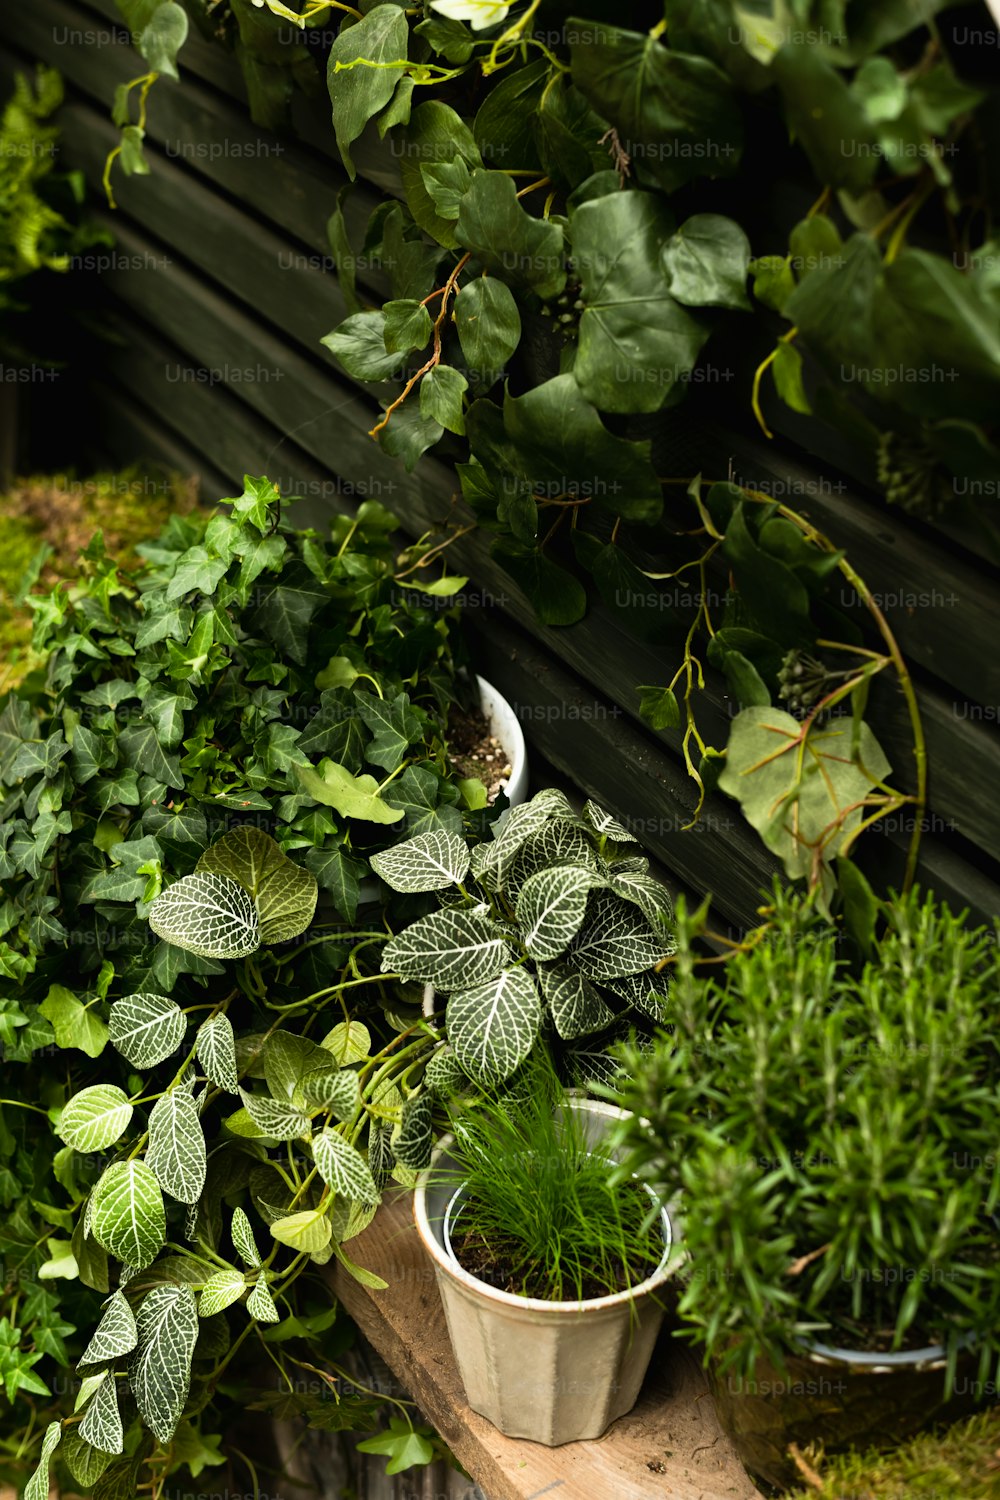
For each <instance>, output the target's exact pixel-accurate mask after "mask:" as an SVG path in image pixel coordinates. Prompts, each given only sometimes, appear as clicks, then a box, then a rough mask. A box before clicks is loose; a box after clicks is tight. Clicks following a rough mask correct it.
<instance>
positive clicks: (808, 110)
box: [770, 41, 879, 196]
mask: <svg viewBox="0 0 1000 1500" xmlns="http://www.w3.org/2000/svg"><path fill="white" fill-rule="evenodd" d="M770 73H771V75H772V77H773V78H774V79H775V81H776V83H777V84H778V87H779V89H780V90H781V95H782V98H783V100H784V104H785V112H786V114H787V116H788V122H789V125H790V126H791V127H792V129H793V130H794V132H795V136H796V138H797V140H798V141H799V143H800V144H801V146H802V148H803V150H804V151H805V153H806V155H807V156H808V158H809V160H810V162H811V164H812V167H813V169H814V171H815V173H816V175H817V177H818V178H819V180H820V181H821V182H825V183H829V185H830V186H831V187H835V188H846V189H847V191H848V192H850V193H853V194H854V195H855V196H860V194H862V193H863V192H864V191H865V189H866V188H867V187H868V186H869V185H870V184H871V182H872V179H873V178H874V176H875V173H876V171H877V170H878V164H879V152H878V148H877V137H876V134H875V130H874V127H873V126H872V124H871V123H870V121H869V120H868V119H867V117H866V115H865V111H864V107H863V105H862V103H861V102H860V100H859V99H858V98H856V97H855V95H854V94H853V93H852V92H851V89H850V88H849V87H848V85H847V84H846V83H845V82H844V79H843V77H842V76H841V74H840V72H839V71H838V70H837V69H836V68H834V67H832V66H831V64H830V63H828V62H827V61H826V60H825V58H823V57H821V56H820V54H819V50H818V49H817V48H816V47H814V46H810V45H806V44H804V43H802V42H798V41H790V42H786V43H785V45H784V46H783V47H781V48H779V50H778V51H777V52H776V53H775V55H774V57H773V58H772V60H771V64H770Z"/></svg>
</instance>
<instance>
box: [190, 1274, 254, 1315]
mask: <svg viewBox="0 0 1000 1500" xmlns="http://www.w3.org/2000/svg"><path fill="white" fill-rule="evenodd" d="M246 1289H247V1284H246V1280H245V1279H244V1276H243V1272H242V1271H237V1270H235V1269H230V1270H228V1271H216V1273H215V1275H214V1276H210V1277H209V1278H208V1280H207V1281H206V1282H205V1285H204V1286H203V1287H202V1289H201V1295H200V1296H199V1298H198V1316H199V1317H200V1318H210V1317H212V1315H213V1314H214V1313H220V1312H225V1310H226V1308H227V1307H231V1306H232V1304H233V1303H234V1302H238V1301H239V1299H240V1298H241V1297H242V1296H243V1293H244V1292H245V1291H246Z"/></svg>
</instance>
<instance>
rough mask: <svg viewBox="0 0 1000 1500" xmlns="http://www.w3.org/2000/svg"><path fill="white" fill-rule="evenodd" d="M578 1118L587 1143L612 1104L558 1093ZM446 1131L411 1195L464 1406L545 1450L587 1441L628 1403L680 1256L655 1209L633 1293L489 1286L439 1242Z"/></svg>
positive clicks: (445, 1194) (606, 1121)
mask: <svg viewBox="0 0 1000 1500" xmlns="http://www.w3.org/2000/svg"><path fill="white" fill-rule="evenodd" d="M565 1107H566V1108H569V1109H573V1110H575V1111H579V1112H580V1113H581V1114H582V1116H583V1119H584V1124H585V1129H586V1137H587V1140H588V1143H589V1145H590V1146H591V1149H596V1148H597V1147H598V1146H600V1145H601V1144H602V1143H603V1142H604V1141H605V1139H606V1137H607V1134H608V1132H609V1130H610V1128H611V1126H612V1124H613V1123H614V1122H615V1121H616V1120H619V1119H621V1118H622V1111H621V1110H618V1109H615V1108H614V1107H613V1106H612V1105H609V1104H600V1103H597V1102H594V1101H592V1100H589V1099H568V1100H567V1101H566V1106H565ZM449 1145H450V1142H449V1139H448V1138H447V1137H446V1138H445V1139H444V1140H443V1141H442V1142H441V1144H440V1147H439V1148H438V1151H437V1152H436V1153H435V1156H434V1160H433V1161H432V1163H431V1166H430V1167H429V1169H428V1170H427V1171H426V1172H424V1173H422V1174H421V1177H420V1179H419V1181H418V1183H417V1188H416V1192H415V1193H414V1199H413V1208H414V1217H415V1219H416V1224H417V1230H418V1232H419V1234H420V1237H421V1239H422V1241H423V1243H424V1247H425V1249H426V1250H427V1253H428V1254H429V1255H430V1257H431V1260H432V1261H433V1263H434V1270H435V1274H436V1277H437V1285H438V1290H439V1292H440V1294H441V1301H442V1303H443V1305H444V1313H445V1318H446V1320H447V1323H448V1332H449V1335H450V1337H451V1342H452V1347H453V1349H454V1351H455V1358H456V1360H457V1362H458V1368H459V1373H460V1374H461V1377H462V1383H463V1384H464V1386H465V1395H466V1399H467V1401H468V1403H469V1405H470V1406H471V1407H472V1409H473V1411H477V1412H479V1413H480V1415H481V1416H484V1417H486V1418H487V1419H488V1420H489V1421H490V1422H492V1423H493V1424H494V1426H495V1427H498V1428H499V1429H500V1431H501V1432H502V1433H504V1434H505V1435H506V1436H507V1437H517V1438H529V1439H531V1441H533V1442H536V1443H544V1444H546V1445H547V1446H548V1447H552V1448H554V1447H558V1446H559V1445H560V1444H562V1443H573V1442H577V1441H578V1440H580V1439H582V1438H597V1437H600V1436H601V1434H602V1433H603V1432H606V1431H607V1429H608V1427H610V1425H611V1423H612V1422H614V1421H615V1420H616V1419H617V1418H618V1417H621V1416H624V1415H625V1413H626V1412H627V1411H630V1410H631V1408H632V1407H633V1406H634V1405H635V1402H636V1398H637V1397H638V1394H639V1388H640V1386H641V1385H642V1381H643V1377H644V1376H645V1374H646V1368H647V1366H648V1364H649V1360H650V1356H651V1355H652V1352H653V1345H654V1344H655V1342H656V1336H657V1334H658V1333H659V1330H660V1324H661V1322H662V1320H663V1307H662V1303H661V1299H660V1298H658V1297H657V1295H656V1294H657V1292H658V1290H659V1289H660V1288H662V1286H663V1284H664V1282H666V1280H667V1279H668V1278H669V1276H670V1275H672V1273H673V1270H674V1267H675V1264H676V1263H677V1262H678V1261H679V1259H680V1249H679V1246H678V1244H677V1241H676V1237H675V1235H674V1230H673V1225H672V1221H671V1218H670V1215H669V1214H668V1213H666V1212H664V1215H663V1223H664V1239H665V1249H664V1255H663V1260H662V1261H661V1263H660V1265H659V1267H658V1268H657V1270H656V1271H655V1272H654V1273H653V1275H652V1276H650V1277H648V1278H647V1279H646V1280H645V1281H643V1282H641V1283H640V1284H639V1285H638V1286H636V1287H635V1288H634V1289H633V1290H631V1291H628V1292H619V1293H617V1294H616V1295H614V1296H610V1297H596V1298H594V1299H593V1300H591V1301H586V1302H545V1301H542V1300H540V1299H538V1298H532V1297H518V1296H515V1295H513V1294H512V1293H510V1292H501V1291H497V1290H496V1289H495V1288H493V1287H491V1286H487V1285H486V1283H485V1282H482V1281H479V1280H478V1279H477V1278H476V1277H475V1276H472V1275H470V1273H469V1272H468V1271H465V1270H463V1268H462V1267H461V1266H460V1265H458V1263H457V1262H456V1261H455V1260H453V1259H452V1257H451V1256H450V1255H449V1253H448V1250H447V1248H446V1246H445V1241H444V1220H445V1212H446V1209H447V1206H448V1203H449V1201H450V1200H451V1198H452V1197H453V1195H454V1192H455V1182H454V1177H452V1180H451V1181H450V1182H449V1181H447V1180H445V1174H448V1173H450V1172H451V1171H453V1169H454V1168H455V1161H454V1158H453V1157H452V1156H451V1155H450V1151H449Z"/></svg>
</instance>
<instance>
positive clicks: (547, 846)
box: [504, 818, 599, 891]
mask: <svg viewBox="0 0 1000 1500" xmlns="http://www.w3.org/2000/svg"><path fill="white" fill-rule="evenodd" d="M593 838H594V834H593V832H592V831H591V830H590V829H588V828H584V827H581V825H580V823H579V821H577V822H573V823H571V822H569V821H568V820H567V819H565V818H558V819H553V820H552V821H550V822H548V823H546V824H545V826H544V827H543V828H540V829H539V830H538V832H537V833H533V834H531V835H530V836H529V837H528V838H526V839H525V840H524V842H523V844H522V845H521V847H520V848H519V849H518V851H517V854H516V856H515V857H514V859H512V860H511V861H510V863H509V865H508V866H506V867H505V878H504V888H505V889H508V890H512V891H519V890H520V889H521V887H522V886H523V885H524V884H525V883H526V882H527V881H528V880H529V879H530V878H531V876H532V875H537V874H538V872H539V871H540V870H549V869H551V868H552V866H553V865H583V866H584V867H585V868H587V869H592V870H597V869H598V868H599V861H598V857H597V853H596V850H595V849H594V845H593V843H592V840H593Z"/></svg>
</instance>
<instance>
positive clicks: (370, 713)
mask: <svg viewBox="0 0 1000 1500" xmlns="http://www.w3.org/2000/svg"><path fill="white" fill-rule="evenodd" d="M355 701H356V706H357V712H358V713H359V714H360V715H361V717H362V719H363V720H364V722H365V724H366V725H367V727H368V728H369V729H370V730H371V732H372V741H371V744H370V745H369V746H368V748H367V750H366V751H365V757H366V759H367V760H370V761H371V762H373V764H374V765H376V766H381V767H382V769H383V770H385V771H395V770H396V769H397V768H398V767H399V766H401V765H402V763H403V761H404V760H405V758H406V752H407V750H408V748H409V747H410V745H411V744H412V743H413V742H414V740H416V739H417V737H418V736H419V735H420V733H421V730H422V728H423V722H424V721H423V719H422V717H421V715H420V714H418V713H417V711H416V710H415V709H414V708H413V706H412V704H411V703H410V699H409V695H408V694H407V693H397V694H396V696H395V697H394V698H392V699H391V700H390V699H386V698H377V697H376V696H375V694H374V693H356V694H355Z"/></svg>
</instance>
